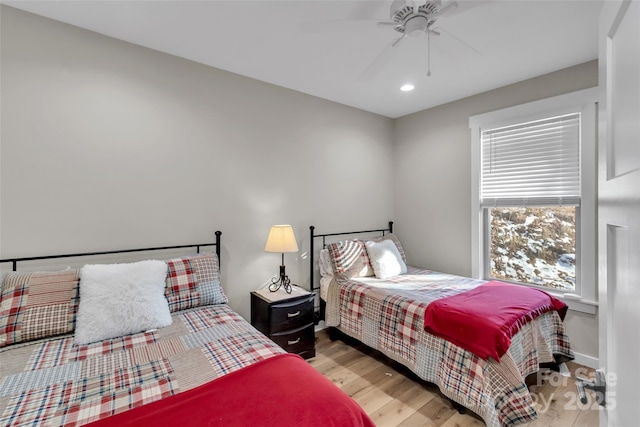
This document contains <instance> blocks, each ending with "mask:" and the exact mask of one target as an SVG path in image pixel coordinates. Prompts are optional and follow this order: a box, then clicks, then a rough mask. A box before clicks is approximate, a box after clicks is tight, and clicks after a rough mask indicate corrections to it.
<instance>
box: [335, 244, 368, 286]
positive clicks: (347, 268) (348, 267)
mask: <svg viewBox="0 0 640 427" xmlns="http://www.w3.org/2000/svg"><path fill="white" fill-rule="evenodd" d="M327 250H328V251H329V256H330V258H331V263H332V264H333V271H334V272H335V274H336V276H338V277H340V278H343V279H350V278H352V277H366V276H373V269H372V268H371V263H370V262H369V256H368V255H367V249H366V247H365V245H364V241H362V240H343V241H341V242H336V243H331V244H330V245H328V246H327Z"/></svg>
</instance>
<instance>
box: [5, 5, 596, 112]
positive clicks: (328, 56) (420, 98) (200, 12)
mask: <svg viewBox="0 0 640 427" xmlns="http://www.w3.org/2000/svg"><path fill="white" fill-rule="evenodd" d="M450 1H451V0H443V5H446V4H447V3H449V2H450ZM456 1H457V4H458V5H457V7H456V8H452V9H451V10H450V13H448V14H446V15H445V16H443V17H441V18H440V19H439V20H438V22H436V24H435V26H434V27H439V28H440V29H441V35H440V36H439V37H432V38H431V70H432V75H431V77H427V75H426V71H427V40H426V39H415V38H411V37H408V38H406V39H405V40H403V41H402V42H401V43H399V44H398V45H397V47H395V48H393V49H387V50H386V51H385V52H386V53H391V54H392V55H390V57H389V58H388V59H389V60H388V61H384V64H385V65H384V66H383V67H382V68H381V69H380V71H379V72H378V73H377V74H375V76H374V77H373V78H363V73H364V72H365V70H366V69H367V68H368V67H369V65H370V64H372V62H373V61H374V60H375V59H376V58H377V57H378V55H379V54H380V53H381V52H382V51H383V50H385V47H386V46H387V45H388V44H389V43H390V42H391V41H392V40H394V39H396V38H397V37H399V36H400V34H399V33H397V32H395V30H394V29H393V28H390V27H378V26H377V25H376V22H377V21H388V20H389V10H390V6H391V1H370V0H366V1H365V0H337V1H326V0H320V1H310V0H305V1H293V0H288V1H275V0H257V1H244V0H235V1H219V0H209V1H202V0H200V1H166V0H155V1H149V0H147V1H143V0H133V1H122V0H120V1H99V0H84V1H81V0H73V1H60V0H57V1H54V0H48V1H28V0H22V1H20V0H15V1H14V0H4V1H3V3H4V4H7V5H10V6H13V7H16V8H19V9H23V10H26V11H29V12H33V13H36V14H38V15H42V16H46V17H49V18H52V19H56V20H59V21H62V22H66V23H69V24H72V25H76V26H78V27H82V28H86V29H89V30H92V31H96V32H98V33H102V34H105V35H108V36H111V37H115V38H118V39H122V40H126V41H129V42H131V43H135V44H139V45H141V46H146V47H149V48H152V49H156V50H159V51H163V52H167V53H170V54H173V55H176V56H180V57H183V58H187V59H191V60H193V61H197V62H200V63H203V64H208V65H211V66H213V67H217V68H221V69H224V70H227V71H231V72H234V73H237V74H241V75H244V76H248V77H252V78H255V79H258V80H262V81H265V82H269V83H273V84H276V85H279V86H284V87H286V88H290V89H294V90H297V91H300V92H304V93H308V94H311V95H315V96H318V97H321V98H325V99H329V100H332V101H336V102H339V103H342V104H346V105H350V106H353V107H357V108H360V109H363V110H367V111H371V112H374V113H378V114H381V115H384V116H388V117H393V118H395V117H400V116H403V115H406V114H410V113H413V112H416V111H420V110H423V109H426V108H430V107H433V106H436V105H440V104H444V103H447V102H450V101H453V100H456V99H460V98H464V97H466V96H470V95H474V94H477V93H481V92H484V91H487V90H491V89H494V88H497V87H500V86H504V85H507V84H511V83H515V82H518V81H521V80H524V79H527V78H531V77H534V76H538V75H541V74H545V73H548V72H552V71H555V70H559V69H562V68H566V67H569V66H572V65H576V64H580V63H583V62H586V61H589V60H592V59H595V58H597V52H598V46H597V32H598V25H597V22H598V14H599V11H600V8H601V5H602V2H603V0H565V1H557V0H535V1H527V0H494V1H480V0H475V1H473V0H456ZM454 36H455V37H454ZM458 39H459V40H461V41H459V40H458ZM467 45H468V46H467ZM469 46H470V47H469ZM471 47H472V48H473V49H472V48H471ZM386 53H385V56H384V57H385V58H387V56H386ZM377 63H378V62H377ZM407 82H411V83H413V84H414V85H415V90H414V91H413V92H401V91H400V90H399V88H400V86H401V85H402V84H404V83H407Z"/></svg>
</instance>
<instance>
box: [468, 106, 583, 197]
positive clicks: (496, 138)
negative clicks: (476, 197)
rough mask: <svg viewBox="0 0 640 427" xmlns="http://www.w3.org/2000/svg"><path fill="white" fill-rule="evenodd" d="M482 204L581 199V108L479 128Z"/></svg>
mask: <svg viewBox="0 0 640 427" xmlns="http://www.w3.org/2000/svg"><path fill="white" fill-rule="evenodd" d="M481 143H482V167H481V168H482V172H481V185H480V187H481V191H480V198H481V206H482V207H492V206H550V205H556V204H557V205H579V204H580V113H575V114H568V115H563V116H558V117H552V118H548V119H544V120H537V121H533V122H527V123H520V124H516V125H512V126H506V127H502V128H496V129H490V130H483V131H482V133H481Z"/></svg>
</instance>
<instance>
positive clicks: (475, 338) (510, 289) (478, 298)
mask: <svg viewBox="0 0 640 427" xmlns="http://www.w3.org/2000/svg"><path fill="white" fill-rule="evenodd" d="M551 310H557V311H558V313H559V314H560V318H561V319H564V315H565V314H566V312H567V305H566V304H565V303H564V302H562V301H560V300H559V299H557V298H554V297H552V296H551V295H549V294H547V293H546V292H544V291H541V290H538V289H534V288H528V287H525V286H518V285H512V284H509V283H503V282H497V281H493V282H488V283H485V284H483V285H481V286H478V287H477V288H475V289H472V290H470V291H467V292H463V293H460V294H457V295H453V296H451V297H446V298H442V299H439V300H436V301H433V302H432V303H430V304H429V305H428V306H427V309H426V312H425V316H424V328H425V330H426V331H427V332H429V333H430V334H433V335H436V336H438V337H441V338H444V339H446V340H447V341H450V342H452V343H453V344H456V345H457V346H459V347H462V348H464V349H465V350H468V351H470V352H472V353H474V354H475V355H477V356H478V357H481V358H483V359H486V358H488V357H492V358H494V359H495V360H497V361H499V360H500V358H501V357H502V355H504V354H505V353H506V352H507V350H508V349H509V346H510V345H511V337H513V335H515V334H516V333H517V332H518V331H519V330H520V328H521V327H522V325H524V324H525V323H526V322H527V321H529V320H531V319H534V318H536V317H538V316H539V315H540V314H542V313H545V312H547V311H551Z"/></svg>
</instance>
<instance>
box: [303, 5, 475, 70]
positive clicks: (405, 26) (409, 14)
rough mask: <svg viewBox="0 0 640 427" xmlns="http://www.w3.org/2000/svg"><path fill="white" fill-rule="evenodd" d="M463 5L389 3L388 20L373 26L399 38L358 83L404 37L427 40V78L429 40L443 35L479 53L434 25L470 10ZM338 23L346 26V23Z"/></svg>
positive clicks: (379, 67)
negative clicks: (388, 29)
mask: <svg viewBox="0 0 640 427" xmlns="http://www.w3.org/2000/svg"><path fill="white" fill-rule="evenodd" d="M464 3H465V5H464V6H462V7H461V5H459V3H458V1H455V0H452V1H449V2H447V3H446V4H445V5H443V4H442V0H415V1H414V0H393V2H392V3H391V7H390V11H389V20H386V21H376V22H375V23H376V25H377V26H378V27H382V28H385V27H386V28H388V27H391V28H393V30H395V31H396V32H398V33H400V35H399V37H397V38H395V39H393V40H392V41H391V42H390V43H389V44H388V45H387V46H386V47H385V48H384V49H383V50H382V51H381V52H380V54H378V56H377V57H376V58H375V59H374V60H373V61H372V62H371V63H370V64H369V66H368V67H367V68H366V69H365V71H364V72H363V73H362V75H361V76H360V78H359V80H369V79H372V78H373V77H374V76H375V75H377V74H378V73H379V72H380V70H381V69H382V68H383V67H384V64H386V63H387V62H388V61H389V60H390V58H389V56H390V55H391V53H392V52H393V51H394V50H395V49H394V48H396V47H397V46H398V45H399V44H400V43H401V42H402V41H403V40H405V39H406V38H407V37H412V38H420V39H426V40H427V76H431V37H438V36H440V35H441V33H443V32H444V33H446V34H447V35H449V36H451V37H452V38H454V39H455V40H457V41H458V42H460V43H462V44H464V45H465V46H466V47H468V48H469V49H471V50H473V51H474V52H476V53H478V54H480V52H478V51H477V50H476V49H475V48H473V47H472V46H470V45H469V44H467V43H465V42H464V41H462V40H461V39H459V38H458V37H456V36H454V35H453V34H451V33H450V32H448V31H446V30H445V29H444V28H442V27H440V26H439V25H438V24H439V23H438V20H439V19H440V18H442V17H444V16H449V15H451V14H452V13H454V12H455V13H459V12H461V11H463V10H466V9H468V8H470V7H471V6H469V3H470V2H464ZM473 3H475V5H478V4H480V3H486V0H485V1H480V0H476V1H475V2H473ZM475 5H474V6H475ZM341 22H342V23H344V24H349V21H341ZM352 22H353V21H351V23H352ZM316 24H317V23H316ZM330 28H335V25H331V26H330ZM351 28H353V27H351ZM313 29H315V30H318V29H322V27H319V26H317V25H315V26H314V27H313Z"/></svg>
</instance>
